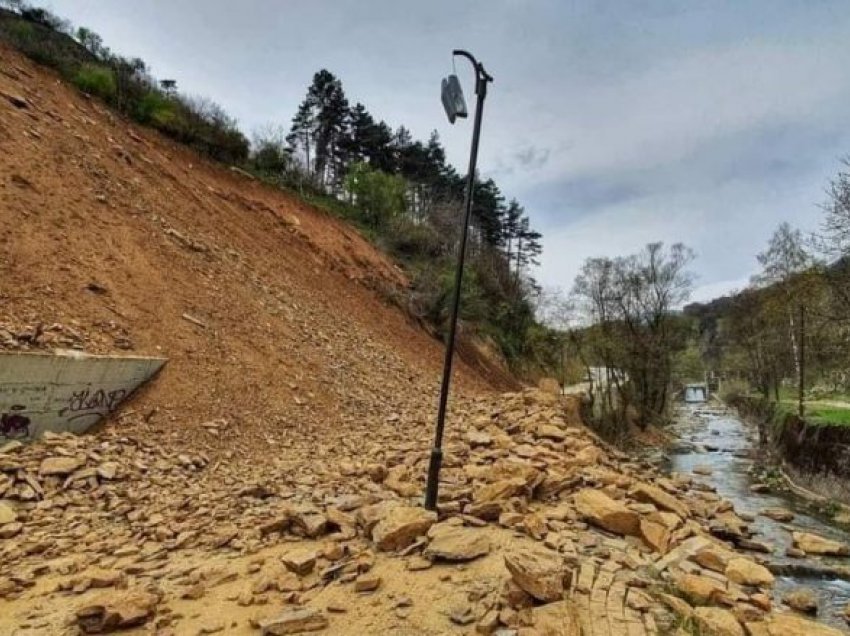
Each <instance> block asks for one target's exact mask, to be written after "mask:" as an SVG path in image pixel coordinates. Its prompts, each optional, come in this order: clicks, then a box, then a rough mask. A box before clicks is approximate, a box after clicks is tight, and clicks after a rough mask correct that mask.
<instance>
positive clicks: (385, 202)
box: [345, 162, 406, 227]
mask: <svg viewBox="0 0 850 636" xmlns="http://www.w3.org/2000/svg"><path fill="white" fill-rule="evenodd" d="M345 187H346V189H347V190H348V191H349V192H350V193H351V194H352V196H353V197H354V205H355V206H356V207H357V208H358V209H360V210H361V211H362V212H363V215H364V218H365V219H366V222H367V223H368V224H369V225H371V226H372V227H384V226H386V225H388V224H389V222H390V221H391V220H392V219H393V218H394V217H395V216H397V215H399V214H401V213H402V212H403V211H404V208H405V199H404V195H405V191H406V184H405V181H404V179H402V178H401V177H398V176H396V175H391V174H386V173H385V172H381V171H380V170H374V169H372V168H370V167H369V165H368V164H366V163H363V162H359V163H355V164H354V165H353V166H351V167H350V168H349V171H348V175H347V176H346V178H345Z"/></svg>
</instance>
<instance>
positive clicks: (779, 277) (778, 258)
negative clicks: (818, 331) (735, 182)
mask: <svg viewBox="0 0 850 636" xmlns="http://www.w3.org/2000/svg"><path fill="white" fill-rule="evenodd" d="M756 258H757V259H758V262H759V264H760V265H761V266H762V271H761V272H760V273H759V274H757V275H756V276H754V277H753V282H754V283H755V284H756V285H757V286H760V287H766V286H772V287H773V288H775V289H776V290H778V291H779V292H780V294H779V303H778V304H776V305H774V308H775V311H777V312H784V313H785V315H786V316H787V320H788V322H787V324H788V331H787V334H788V342H790V343H791V351H792V354H793V360H794V368H795V371H796V376H797V381H798V387H799V392H800V395H799V405H798V406H799V411H800V415H802V412H803V387H804V384H805V378H804V360H803V355H802V352H803V346H804V343H803V339H804V338H805V331H804V330H803V329H802V326H803V324H804V320H805V318H804V316H805V312H806V305H807V301H808V294H807V287H808V284H807V278H808V277H807V276H806V275H805V274H806V272H807V271H808V270H810V269H811V268H812V267H813V266H814V264H815V261H814V258H813V257H812V255H811V254H810V253H809V251H808V249H807V248H806V245H805V242H804V240H803V234H802V232H800V230H796V229H793V228H792V227H791V226H790V225H789V224H788V223H781V224H780V225H779V227H778V228H776V230H775V231H774V233H773V235H772V236H771V238H770V241H769V242H768V246H767V249H766V250H765V251H764V252H761V253H759V254H758V255H757V256H756Z"/></svg>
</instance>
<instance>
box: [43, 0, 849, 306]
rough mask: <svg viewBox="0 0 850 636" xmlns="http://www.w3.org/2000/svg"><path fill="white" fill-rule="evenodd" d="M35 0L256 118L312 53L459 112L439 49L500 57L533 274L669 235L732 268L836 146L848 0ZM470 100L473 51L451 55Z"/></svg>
mask: <svg viewBox="0 0 850 636" xmlns="http://www.w3.org/2000/svg"><path fill="white" fill-rule="evenodd" d="M44 6H47V7H48V8H50V9H52V10H53V11H55V12H56V13H57V14H59V15H61V16H63V17H66V18H69V19H70V20H71V21H72V22H73V23H74V24H75V25H78V26H79V25H82V26H88V27H90V28H92V29H94V30H95V31H97V32H98V33H100V34H101V35H102V36H103V38H104V40H105V42H106V44H107V45H109V46H111V47H112V48H113V49H114V50H116V51H118V52H120V53H122V54H125V55H132V56H139V57H142V58H143V59H144V60H146V61H147V62H148V64H149V65H150V67H151V68H152V70H153V73H154V74H155V75H156V76H157V77H160V78H175V79H177V81H178V86H179V87H180V88H181V89H182V90H183V91H184V92H189V93H196V94H201V95H205V96H208V97H211V98H213V99H214V100H216V101H218V102H219V103H221V104H222V105H223V106H224V107H225V108H226V109H227V110H228V111H229V112H230V113H231V114H232V115H234V116H236V117H237V118H238V120H239V122H240V126H241V127H242V128H243V130H245V131H246V133H248V134H250V133H251V131H252V130H255V129H256V128H258V127H259V126H262V125H264V124H266V123H283V124H287V125H288V122H289V120H290V119H291V117H292V115H293V113H294V111H295V108H296V107H297V105H298V102H299V101H300V100H301V99H302V98H303V96H304V92H305V90H306V87H307V85H308V84H309V82H310V80H311V77H312V75H313V73H314V72H315V71H317V70H318V69H320V68H323V67H324V68H328V69H329V70H331V71H332V72H333V73H335V74H336V75H337V76H339V77H340V78H341V79H342V81H343V85H344V87H345V90H346V93H347V95H348V97H349V100H350V101H352V102H354V101H362V102H363V103H365V104H366V106H367V107H368V108H369V110H370V111H371V112H372V113H373V114H374V115H375V116H377V117H380V118H383V119H385V120H386V121H387V122H388V123H389V124H390V125H392V126H393V127H395V126H397V125H400V124H404V125H405V126H407V127H408V128H410V129H411V130H412V131H413V133H414V134H415V135H416V136H418V137H421V138H426V137H427V135H428V134H429V132H430V131H431V130H433V129H436V130H438V131H439V133H440V135H441V137H442V138H443V141H444V143H445V145H446V147H447V149H448V152H449V158H450V159H451V161H452V162H453V163H454V164H455V165H456V166H458V167H459V168H460V169H461V171H463V170H464V166H465V165H466V157H467V153H468V144H469V135H470V129H471V126H470V124H469V122H461V123H460V124H459V125H456V126H454V127H452V126H450V125H449V124H448V123H447V122H446V120H445V117H444V115H443V112H442V107H441V104H440V101H439V81H440V78H441V77H442V76H443V75H445V74H447V73H448V72H450V71H451V69H452V63H451V56H450V51H451V50H452V49H453V48H467V49H469V50H471V51H473V52H474V53H475V54H476V55H477V56H478V58H479V59H480V60H481V61H483V62H484V64H485V66H486V67H487V69H488V71H489V72H490V73H491V74H492V75H493V76H494V77H495V83H494V84H493V85H492V87H491V90H490V93H489V95H488V98H487V105H486V108H485V117H484V127H483V136H482V147H481V155H480V159H479V169H480V171H481V172H482V173H483V174H484V175H485V176H492V177H493V178H495V179H496V181H497V182H498V183H499V185H500V186H501V188H502V190H503V192H504V193H505V194H506V195H507V196H509V197H517V198H518V199H519V200H520V201H521V202H522V203H523V204H524V205H525V206H526V209H527V210H528V211H529V213H530V216H531V218H532V222H533V224H534V225H535V226H536V227H537V228H538V229H539V230H541V231H542V232H543V234H544V250H545V252H544V255H543V263H542V266H541V268H540V270H539V271H538V272H537V277H538V279H539V280H540V281H541V282H542V283H544V284H545V285H547V286H559V287H562V288H565V289H567V288H569V287H570V285H571V282H572V279H573V278H574V276H575V274H576V271H577V269H578V267H579V266H580V264H581V262H582V261H583V260H584V259H585V258H587V257H590V256H599V255H609V256H616V255H619V254H625V253H629V252H630V251H633V250H636V249H639V248H640V247H641V246H642V245H643V244H645V243H646V242H649V241H654V240H663V241H666V242H676V241H682V242H684V243H686V244H688V245H690V246H691V247H692V248H693V249H694V250H695V251H696V253H697V255H698V259H697V261H696V262H695V264H694V270H695V272H696V274H697V276H698V282H697V289H696V291H695V294H694V297H695V298H697V299H707V298H711V297H712V296H715V295H717V294H719V293H722V292H724V291H728V290H729V289H732V288H735V287H740V286H741V285H743V284H744V283H745V282H746V280H747V279H748V277H749V276H750V274H752V273H753V271H754V270H755V268H756V262H755V258H754V255H755V253H756V252H758V251H759V250H760V249H762V247H763V246H764V244H765V242H766V241H767V239H768V237H769V236H770V234H771V232H772V230H773V228H774V227H775V226H776V225H778V224H779V223H780V222H782V221H789V222H791V223H792V224H793V225H796V226H798V227H801V228H803V229H805V230H814V229H816V228H817V225H818V223H819V217H820V211H819V209H818V205H819V204H820V203H821V202H823V200H824V188H825V186H826V184H827V182H828V180H829V178H830V177H831V176H832V175H834V173H835V172H836V171H837V169H838V165H839V159H840V158H841V157H842V156H844V155H846V154H848V153H850V75H848V69H850V44H848V43H850V10H848V4H847V2H846V0H675V1H674V0H605V1H599V0H581V1H579V0H551V1H544V0H529V1H526V2H521V1H519V0H481V1H478V2H463V1H462V0H455V1H454V2H446V1H444V0H429V2H414V1H407V0H369V1H368V2H364V1H363V0H357V1H355V0H350V1H349V0H334V1H330V0H328V1H321V0H279V1H274V0H242V1H240V2H233V1H232V0H230V1H224V0H204V1H201V0H196V1H191V0H136V1H134V2H103V1H102V0H50V1H48V2H45V3H44ZM457 70H458V73H459V74H460V76H461V81H462V82H463V83H464V85H465V86H466V88H467V99H468V101H470V102H471V97H472V96H471V72H470V71H469V69H468V67H467V65H466V62H458V65H457Z"/></svg>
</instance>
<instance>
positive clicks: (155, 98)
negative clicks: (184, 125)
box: [133, 90, 175, 127]
mask: <svg viewBox="0 0 850 636" xmlns="http://www.w3.org/2000/svg"><path fill="white" fill-rule="evenodd" d="M133 116H134V117H135V118H136V119H137V120H138V121H140V122H141V123H143V124H154V125H155V126H157V127H165V126H167V125H168V124H170V123H172V122H173V121H174V117H175V114H174V105H173V104H172V102H171V100H170V99H169V98H168V97H167V96H165V95H163V94H162V93H160V92H159V91H155V90H152V91H148V92H147V93H146V94H145V95H144V96H143V97H142V98H141V99H140V100H139V102H138V103H137V104H136V108H135V111H134V113H133Z"/></svg>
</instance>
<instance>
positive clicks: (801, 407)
mask: <svg viewBox="0 0 850 636" xmlns="http://www.w3.org/2000/svg"><path fill="white" fill-rule="evenodd" d="M797 349H798V351H799V355H800V359H799V361H798V369H799V372H800V377H799V378H797V400H798V402H797V415H798V416H799V417H800V419H801V420H802V419H803V418H804V417H806V308H805V306H804V305H802V304H801V305H800V344H799V346H798V347H797Z"/></svg>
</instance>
